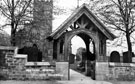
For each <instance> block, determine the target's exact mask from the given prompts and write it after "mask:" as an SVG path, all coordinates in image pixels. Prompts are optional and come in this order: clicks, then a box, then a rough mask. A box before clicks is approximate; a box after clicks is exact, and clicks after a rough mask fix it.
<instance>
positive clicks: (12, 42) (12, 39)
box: [11, 22, 16, 46]
mask: <svg viewBox="0 0 135 84" xmlns="http://www.w3.org/2000/svg"><path fill="white" fill-rule="evenodd" d="M11 45H12V46H15V45H16V42H15V29H14V22H11Z"/></svg>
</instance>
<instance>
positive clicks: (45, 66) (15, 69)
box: [0, 53, 68, 80]
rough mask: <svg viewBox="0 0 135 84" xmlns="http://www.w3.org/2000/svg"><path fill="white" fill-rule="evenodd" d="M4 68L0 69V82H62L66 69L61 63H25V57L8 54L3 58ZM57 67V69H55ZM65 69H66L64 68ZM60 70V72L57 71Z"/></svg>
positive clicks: (65, 75)
mask: <svg viewBox="0 0 135 84" xmlns="http://www.w3.org/2000/svg"><path fill="white" fill-rule="evenodd" d="M5 61H6V62H5V63H6V64H5V65H6V66H5V67H4V66H3V67H0V80H3V79H5V80H63V79H65V77H67V76H68V75H67V72H65V71H64V72H62V71H63V68H64V69H65V70H66V71H68V68H67V67H66V66H65V65H64V67H63V66H62V67H63V68H62V69H60V68H59V67H61V65H63V63H62V64H61V63H56V64H55V61H52V62H27V55H22V54H16V55H14V54H13V53H8V54H7V55H6V56H5ZM56 65H57V68H56ZM65 67H66V68H65ZM59 69H60V70H59Z"/></svg>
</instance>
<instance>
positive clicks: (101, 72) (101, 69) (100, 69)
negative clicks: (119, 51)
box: [96, 62, 109, 81]
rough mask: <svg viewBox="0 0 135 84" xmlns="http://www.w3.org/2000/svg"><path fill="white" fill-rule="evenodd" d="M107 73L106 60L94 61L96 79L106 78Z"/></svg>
mask: <svg viewBox="0 0 135 84" xmlns="http://www.w3.org/2000/svg"><path fill="white" fill-rule="evenodd" d="M108 75H109V65H108V63H107V62H96V80H102V81H103V80H106V79H107V78H106V77H107V76H108Z"/></svg>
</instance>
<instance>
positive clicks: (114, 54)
mask: <svg viewBox="0 0 135 84" xmlns="http://www.w3.org/2000/svg"><path fill="white" fill-rule="evenodd" d="M110 62H120V54H119V52H117V51H113V52H111V55H110Z"/></svg>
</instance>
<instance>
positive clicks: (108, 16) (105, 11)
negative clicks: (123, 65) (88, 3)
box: [97, 0, 135, 61]
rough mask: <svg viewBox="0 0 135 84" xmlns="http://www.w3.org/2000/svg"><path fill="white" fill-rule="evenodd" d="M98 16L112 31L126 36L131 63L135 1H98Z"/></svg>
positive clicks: (134, 25)
mask: <svg viewBox="0 0 135 84" xmlns="http://www.w3.org/2000/svg"><path fill="white" fill-rule="evenodd" d="M97 2H98V3H100V6H99V8H98V9H97V11H98V13H97V16H98V18H100V19H101V20H102V21H103V22H104V23H105V24H106V25H107V26H108V27H110V28H111V29H114V30H117V31H120V33H119V34H121V35H125V37H126V42H127V47H128V56H129V61H131V59H130V58H131V55H132V54H131V52H132V42H131V37H132V38H133V36H132V35H133V32H134V31H135V18H134V17H135V0H97Z"/></svg>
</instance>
